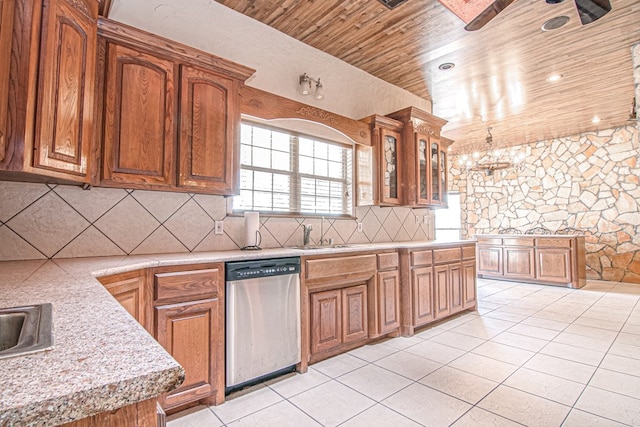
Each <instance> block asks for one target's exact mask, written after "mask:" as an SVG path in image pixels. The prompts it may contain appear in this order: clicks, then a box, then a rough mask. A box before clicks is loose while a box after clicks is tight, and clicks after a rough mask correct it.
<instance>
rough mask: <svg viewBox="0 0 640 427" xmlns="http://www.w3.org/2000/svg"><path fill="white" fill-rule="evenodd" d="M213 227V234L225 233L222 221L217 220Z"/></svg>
mask: <svg viewBox="0 0 640 427" xmlns="http://www.w3.org/2000/svg"><path fill="white" fill-rule="evenodd" d="M213 224H214V228H213V234H222V233H224V226H223V225H222V221H215V222H214V223H213Z"/></svg>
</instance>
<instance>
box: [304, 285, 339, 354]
mask: <svg viewBox="0 0 640 427" xmlns="http://www.w3.org/2000/svg"><path fill="white" fill-rule="evenodd" d="M340 344H342V292H341V291H340V290H332V291H325V292H315V293H312V294H311V353H312V354H313V353H319V352H321V351H325V350H330V349H333V348H336V347H339V346H340Z"/></svg>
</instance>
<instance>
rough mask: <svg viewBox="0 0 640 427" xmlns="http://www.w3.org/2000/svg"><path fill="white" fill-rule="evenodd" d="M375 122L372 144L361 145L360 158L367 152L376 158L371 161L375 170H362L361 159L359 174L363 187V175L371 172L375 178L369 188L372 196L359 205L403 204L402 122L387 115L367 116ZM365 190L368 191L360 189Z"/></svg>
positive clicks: (372, 124) (361, 199) (360, 184)
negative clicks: (368, 145)
mask: <svg viewBox="0 0 640 427" xmlns="http://www.w3.org/2000/svg"><path fill="white" fill-rule="evenodd" d="M363 120H364V121H366V122H367V123H369V124H370V125H371V139H372V145H371V148H369V147H362V148H360V147H358V158H359V159H360V158H361V157H363V156H365V155H367V154H368V155H369V156H372V157H373V160H372V161H367V162H366V163H368V164H369V165H370V166H371V169H372V170H371V171H362V170H361V169H362V162H360V161H359V163H360V164H359V165H358V169H359V171H358V175H359V186H362V184H364V182H363V181H362V179H361V178H360V175H365V174H366V175H368V174H371V175H372V176H373V179H371V180H370V181H369V180H367V181H369V182H371V189H370V190H367V191H366V193H367V195H368V197H361V196H360V195H359V197H358V205H363V204H373V205H378V206H398V205H402V204H403V194H402V191H403V188H402V186H403V182H402V171H403V167H404V165H403V160H404V158H403V155H402V153H403V149H404V147H403V142H402V127H403V126H402V123H400V122H399V121H397V120H393V119H390V118H388V117H385V116H379V115H374V116H370V117H367V118H366V119H363ZM359 191H360V192H363V191H364V190H359Z"/></svg>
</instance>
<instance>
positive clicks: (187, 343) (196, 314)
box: [156, 298, 224, 409]
mask: <svg viewBox="0 0 640 427" xmlns="http://www.w3.org/2000/svg"><path fill="white" fill-rule="evenodd" d="M219 309H220V307H219V303H218V299H217V298H216V299H209V300H201V301H196V302H189V303H183V304H175V305H166V306H160V307H156V319H157V326H156V328H157V329H156V338H157V340H158V342H159V343H160V344H161V345H162V346H163V347H164V348H165V349H166V350H167V351H168V352H169V354H171V356H173V358H174V359H176V361H177V362H178V363H179V364H180V365H181V366H182V367H183V368H184V370H185V380H184V382H183V383H182V385H181V386H180V387H178V388H177V389H175V390H173V391H172V392H170V393H169V394H166V395H164V396H162V397H161V399H160V403H161V404H162V406H163V408H165V409H169V408H173V407H176V406H179V405H182V404H185V403H189V402H194V401H197V400H200V399H203V398H207V397H209V396H210V395H212V394H213V393H214V391H215V389H216V383H215V378H216V376H215V374H216V372H217V371H218V370H219V369H224V367H223V366H217V363H216V357H215V356H214V354H217V353H218V352H221V351H224V348H223V346H224V340H223V338H222V334H223V332H222V330H221V325H219V324H218V310H219Z"/></svg>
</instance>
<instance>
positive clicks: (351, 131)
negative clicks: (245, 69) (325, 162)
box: [240, 86, 371, 145]
mask: <svg viewBox="0 0 640 427" xmlns="http://www.w3.org/2000/svg"><path fill="white" fill-rule="evenodd" d="M240 97H241V106H240V111H241V113H242V114H246V115H249V116H253V117H258V118H260V119H265V120H273V119H303V120H310V121H313V122H316V123H320V124H322V125H325V126H328V127H331V128H333V129H335V130H337V131H339V132H342V133H343V134H345V135H346V136H348V137H349V138H351V139H352V140H353V141H354V142H355V143H356V144H360V145H371V129H370V128H369V126H368V125H367V124H366V123H364V122H361V121H360V120H354V119H350V118H348V117H344V116H341V115H339V114H335V113H332V112H330V111H326V110H323V109H321V108H316V107H313V106H311V105H307V104H303V103H302V102H298V101H294V100H292V99H289V98H285V97H282V96H279V95H275V94H273V93H269V92H265V91H263V90H260V89H256V88H253V87H249V86H244V87H243V88H242V89H241V91H240Z"/></svg>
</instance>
